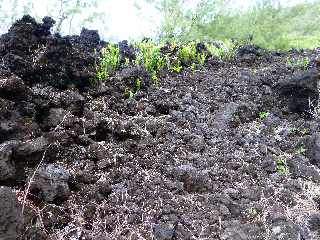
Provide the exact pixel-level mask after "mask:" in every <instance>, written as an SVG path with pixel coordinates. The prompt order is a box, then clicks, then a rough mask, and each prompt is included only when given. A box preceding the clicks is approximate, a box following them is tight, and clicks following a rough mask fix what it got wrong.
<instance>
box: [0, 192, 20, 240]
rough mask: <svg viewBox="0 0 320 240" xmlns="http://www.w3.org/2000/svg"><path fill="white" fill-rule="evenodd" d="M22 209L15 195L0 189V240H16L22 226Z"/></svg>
mask: <svg viewBox="0 0 320 240" xmlns="http://www.w3.org/2000/svg"><path fill="white" fill-rule="evenodd" d="M21 213H22V207H21V205H20V204H19V202H18V200H17V198H16V195H15V193H14V192H13V191H12V190H11V189H10V188H8V187H0V239H1V240H16V239H18V236H19V234H20V233H21V230H22V226H23V218H22V214H21Z"/></svg>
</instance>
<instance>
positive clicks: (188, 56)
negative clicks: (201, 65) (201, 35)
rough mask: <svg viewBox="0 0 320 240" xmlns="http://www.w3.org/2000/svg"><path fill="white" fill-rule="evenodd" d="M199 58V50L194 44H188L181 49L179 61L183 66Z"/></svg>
mask: <svg viewBox="0 0 320 240" xmlns="http://www.w3.org/2000/svg"><path fill="white" fill-rule="evenodd" d="M196 58H197V49H196V44H195V43H194V42H191V43H187V44H185V45H183V46H182V47H181V48H180V49H179V59H180V61H181V63H182V64H184V65H189V64H191V63H192V62H194V61H195V60H196Z"/></svg>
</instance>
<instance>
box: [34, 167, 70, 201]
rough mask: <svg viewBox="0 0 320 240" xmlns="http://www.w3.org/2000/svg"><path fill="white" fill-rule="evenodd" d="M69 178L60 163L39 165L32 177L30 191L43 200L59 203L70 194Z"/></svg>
mask: <svg viewBox="0 0 320 240" xmlns="http://www.w3.org/2000/svg"><path fill="white" fill-rule="evenodd" d="M69 178H70V174H69V173H68V172H67V171H66V170H65V169H64V168H63V167H62V166H61V165H58V164H49V165H46V166H43V167H40V168H39V169H38V171H37V172H36V174H35V176H34V178H33V179H32V183H31V185H30V192H31V193H32V194H33V195H34V196H37V198H38V199H40V200H43V201H45V202H49V203H52V202H56V203H59V202H61V201H64V200H66V199H67V198H68V196H69V195H70V189H69V186H68V181H69ZM30 180H31V179H30Z"/></svg>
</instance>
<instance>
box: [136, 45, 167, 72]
mask: <svg viewBox="0 0 320 240" xmlns="http://www.w3.org/2000/svg"><path fill="white" fill-rule="evenodd" d="M136 47H137V48H138V56H137V59H136V62H135V63H136V64H138V65H144V66H145V68H146V70H147V71H148V72H149V73H150V74H151V75H152V76H156V75H157V73H158V72H159V71H160V70H161V69H163V68H164V67H165V65H166V61H165V58H164V57H163V56H162V55H161V53H160V49H161V46H159V45H156V44H155V43H154V42H152V41H146V42H141V43H138V44H137V45H136ZM153 78H154V77H153Z"/></svg>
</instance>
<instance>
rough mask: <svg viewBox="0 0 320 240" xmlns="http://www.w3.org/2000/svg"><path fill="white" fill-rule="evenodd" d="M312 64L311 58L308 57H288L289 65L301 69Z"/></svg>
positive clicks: (305, 68)
mask: <svg viewBox="0 0 320 240" xmlns="http://www.w3.org/2000/svg"><path fill="white" fill-rule="evenodd" d="M309 64H310V59H309V58H308V57H299V58H294V57H287V66H288V67H292V68H297V69H301V70H307V69H308V67H309Z"/></svg>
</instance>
